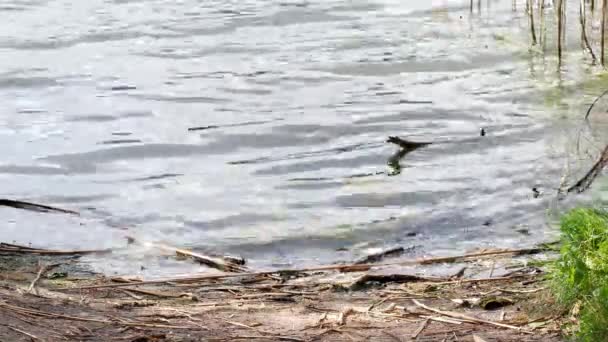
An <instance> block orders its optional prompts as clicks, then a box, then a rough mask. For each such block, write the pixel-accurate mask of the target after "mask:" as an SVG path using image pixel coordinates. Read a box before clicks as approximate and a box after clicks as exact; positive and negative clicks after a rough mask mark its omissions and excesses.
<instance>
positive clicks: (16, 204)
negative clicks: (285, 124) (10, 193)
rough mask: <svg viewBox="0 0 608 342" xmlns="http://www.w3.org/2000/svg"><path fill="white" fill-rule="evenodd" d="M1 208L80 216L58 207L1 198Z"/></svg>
mask: <svg viewBox="0 0 608 342" xmlns="http://www.w3.org/2000/svg"><path fill="white" fill-rule="evenodd" d="M0 206H5V207H11V208H16V209H23V210H31V211H37V212H41V213H50V212H56V213H64V214H72V215H79V214H78V212H76V211H73V210H67V209H61V208H57V207H51V206H48V205H43V204H36V203H32V202H25V201H16V200H10V199H6V198H0Z"/></svg>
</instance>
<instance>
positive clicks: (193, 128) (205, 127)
mask: <svg viewBox="0 0 608 342" xmlns="http://www.w3.org/2000/svg"><path fill="white" fill-rule="evenodd" d="M214 128H220V126H216V125H209V126H197V127H188V131H190V132H192V131H204V130H207V129H214Z"/></svg>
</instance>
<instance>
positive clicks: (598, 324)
mask: <svg viewBox="0 0 608 342" xmlns="http://www.w3.org/2000/svg"><path fill="white" fill-rule="evenodd" d="M561 232H562V248H561V250H560V257H559V259H558V260H557V261H556V263H555V265H554V268H553V271H552V275H553V289H554V292H555V294H556V298H557V300H558V302H559V303H560V304H562V305H565V306H566V307H572V306H573V305H574V303H576V302H580V303H581V312H580V327H579V331H578V334H577V340H578V341H608V213H607V212H605V211H601V210H596V209H574V210H572V211H571V212H569V213H568V214H566V215H565V216H564V217H563V218H562V221H561Z"/></svg>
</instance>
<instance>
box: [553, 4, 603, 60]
mask: <svg viewBox="0 0 608 342" xmlns="http://www.w3.org/2000/svg"><path fill="white" fill-rule="evenodd" d="M604 1H606V0H604ZM563 8H564V0H557V60H558V63H559V64H560V65H561V63H562V40H563V38H562V36H563V32H564V31H563V19H564V17H563Z"/></svg>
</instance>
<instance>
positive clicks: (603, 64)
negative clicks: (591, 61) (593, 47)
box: [600, 0, 608, 67]
mask: <svg viewBox="0 0 608 342" xmlns="http://www.w3.org/2000/svg"><path fill="white" fill-rule="evenodd" d="M606 3H608V1H607V0H603V1H602V34H601V38H600V39H601V54H602V55H601V57H600V59H601V64H602V66H604V67H605V66H606V64H605V63H604V45H605V44H604V40H605V39H604V38H605V37H604V35H605V33H606Z"/></svg>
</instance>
